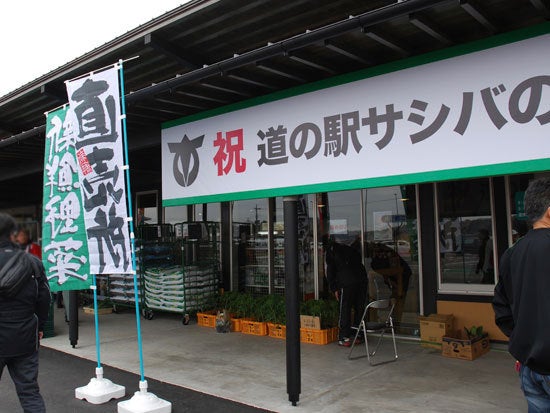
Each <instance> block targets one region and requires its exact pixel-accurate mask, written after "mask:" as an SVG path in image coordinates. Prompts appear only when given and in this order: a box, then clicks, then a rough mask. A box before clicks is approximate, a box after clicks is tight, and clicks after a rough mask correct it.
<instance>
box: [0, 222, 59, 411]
mask: <svg viewBox="0 0 550 413" xmlns="http://www.w3.org/2000/svg"><path fill="white" fill-rule="evenodd" d="M16 228H17V225H16V223H15V220H14V219H13V218H12V217H11V216H10V215H8V214H4V213H1V212H0V377H1V376H2V372H3V371H4V367H7V368H8V371H9V373H10V376H11V378H12V380H13V383H14V384H15V389H16V391H17V396H18V397H19V402H20V403H21V407H23V411H24V412H25V413H44V412H46V407H45V405H44V400H43V399H42V396H41V395H40V390H39V387H38V347H39V343H40V339H41V338H42V335H43V331H44V324H45V323H46V321H47V319H48V311H49V309H50V289H49V287H48V282H47V279H46V275H45V274H44V267H43V265H42V262H41V261H40V260H39V259H38V258H36V257H35V256H33V255H31V254H28V253H26V252H24V251H22V250H21V249H20V248H19V247H18V246H17V245H16V244H15V243H13V242H12V238H11V237H12V235H13V234H14V232H15V230H16Z"/></svg>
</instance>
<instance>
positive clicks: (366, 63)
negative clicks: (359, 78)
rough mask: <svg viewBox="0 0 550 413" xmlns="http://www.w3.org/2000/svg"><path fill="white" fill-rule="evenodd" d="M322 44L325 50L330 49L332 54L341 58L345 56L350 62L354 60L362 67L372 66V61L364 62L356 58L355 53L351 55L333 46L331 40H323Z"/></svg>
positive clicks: (362, 59)
mask: <svg viewBox="0 0 550 413" xmlns="http://www.w3.org/2000/svg"><path fill="white" fill-rule="evenodd" d="M323 44H324V45H325V47H326V48H327V49H330V50H332V51H333V52H335V53H338V54H340V55H342V56H346V57H348V58H349V59H351V60H355V61H357V62H359V63H362V64H364V65H368V66H371V65H373V64H374V63H373V62H372V61H369V60H366V59H364V58H362V57H360V56H358V55H357V54H356V53H352V52H350V51H349V50H346V49H344V48H343V47H342V46H337V45H335V44H334V43H333V42H332V41H331V40H325V41H324V43H323Z"/></svg>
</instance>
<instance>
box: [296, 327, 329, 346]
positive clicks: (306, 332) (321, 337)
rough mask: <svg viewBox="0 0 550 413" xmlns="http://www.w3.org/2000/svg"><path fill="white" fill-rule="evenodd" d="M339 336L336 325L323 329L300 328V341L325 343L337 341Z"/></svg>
mask: <svg viewBox="0 0 550 413" xmlns="http://www.w3.org/2000/svg"><path fill="white" fill-rule="evenodd" d="M337 338H338V329H337V328H336V327H333V328H328V329H323V330H311V329H308V328H301V329H300V342H302V343H309V344H320V345H324V344H328V343H332V342H333V341H336V339H337Z"/></svg>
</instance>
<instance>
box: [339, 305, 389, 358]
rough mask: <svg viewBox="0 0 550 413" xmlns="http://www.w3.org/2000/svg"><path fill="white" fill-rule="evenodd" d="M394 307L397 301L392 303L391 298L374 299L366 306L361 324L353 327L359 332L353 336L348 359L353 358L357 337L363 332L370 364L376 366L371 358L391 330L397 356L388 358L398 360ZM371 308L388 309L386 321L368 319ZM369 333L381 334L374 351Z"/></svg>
mask: <svg viewBox="0 0 550 413" xmlns="http://www.w3.org/2000/svg"><path fill="white" fill-rule="evenodd" d="M394 307H395V303H392V300H391V299H389V298H388V299H384V300H375V301H372V302H370V303H369V304H368V305H367V306H366V307H365V311H364V312H363V317H361V322H360V323H359V326H358V327H352V328H354V329H355V330H357V333H355V337H354V338H353V341H352V343H351V349H350V351H349V355H348V359H350V360H351V353H352V352H353V348H354V347H355V343H356V342H357V338H358V337H359V334H361V332H362V333H363V339H364V340H365V348H366V350H367V358H368V359H369V363H370V365H371V366H374V364H373V362H372V360H371V357H374V355H375V354H376V352H377V351H378V348H379V347H380V343H381V341H382V338H383V337H384V334H385V333H386V331H391V335H392V341H393V351H394V354H395V358H394V359H393V360H388V362H389V361H395V360H397V346H396V344H395V331H394V328H393V318H392V314H393V309H394ZM371 308H373V309H377V310H388V313H387V315H386V318H385V320H384V321H367V318H368V314H369V309H371ZM367 333H376V334H379V337H378V343H377V344H376V348H375V349H374V351H373V352H372V353H371V352H370V350H369V341H368V338H367ZM378 364H381V363H378Z"/></svg>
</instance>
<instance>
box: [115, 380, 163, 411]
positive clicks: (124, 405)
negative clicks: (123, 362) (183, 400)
mask: <svg viewBox="0 0 550 413" xmlns="http://www.w3.org/2000/svg"><path fill="white" fill-rule="evenodd" d="M171 412H172V403H170V402H168V401H166V400H163V399H159V398H158V397H157V396H155V395H154V394H153V393H149V392H147V380H144V381H140V382H139V391H137V392H135V393H134V395H133V396H132V398H131V399H130V400H124V401H122V402H118V413H171Z"/></svg>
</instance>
